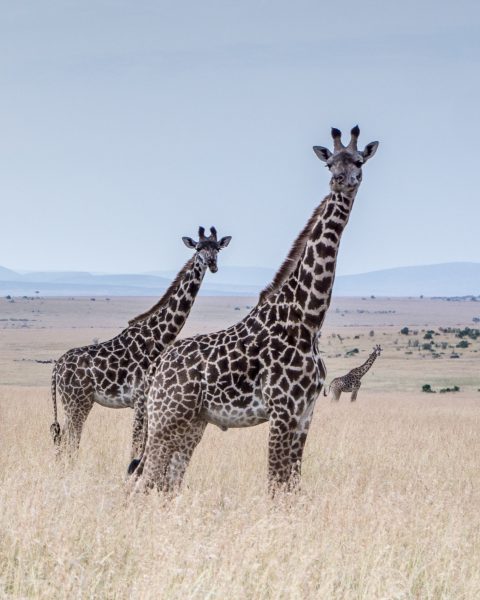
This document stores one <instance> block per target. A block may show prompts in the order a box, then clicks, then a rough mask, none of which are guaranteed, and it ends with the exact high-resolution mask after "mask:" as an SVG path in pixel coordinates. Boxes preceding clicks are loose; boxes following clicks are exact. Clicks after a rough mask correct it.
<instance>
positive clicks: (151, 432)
mask: <svg viewBox="0 0 480 600" xmlns="http://www.w3.org/2000/svg"><path fill="white" fill-rule="evenodd" d="M359 133H360V130H359V129H358V127H354V128H353V129H352V131H351V140H350V143H349V144H348V146H347V147H345V146H344V145H343V144H342V142H341V132H340V131H339V130H338V129H332V137H333V140H334V152H333V153H332V152H330V150H328V149H327V148H323V147H321V146H316V147H314V151H315V153H316V155H317V156H318V158H319V159H320V160H322V161H324V162H326V164H327V167H328V168H329V170H330V173H331V175H332V177H331V180H330V190H331V191H330V193H329V194H328V196H327V197H326V198H325V199H324V200H323V202H322V203H321V204H320V205H319V206H318V207H317V208H316V209H315V210H314V212H313V214H312V216H311V218H310V219H309V221H308V223H307V225H306V226H305V228H304V229H303V231H302V232H301V233H300V234H299V236H298V238H297V239H296V241H295V242H294V244H293V246H292V248H291V250H290V253H289V255H288V256H287V258H286V260H285V262H284V263H283V265H282V266H281V268H280V270H279V271H278V273H277V275H276V276H275V278H274V280H273V282H272V283H271V284H270V285H269V286H268V287H267V288H266V289H265V290H264V292H263V293H262V294H261V296H260V299H259V302H258V304H257V305H256V306H255V307H254V308H253V309H252V311H251V312H250V313H249V314H248V315H247V316H246V317H245V318H244V319H243V320H242V321H240V322H239V323H237V324H236V325H233V326H232V327H229V328H228V329H225V330H222V331H218V332H216V333H211V334H206V335H197V336H195V337H191V338H187V339H184V340H181V341H178V342H176V343H175V344H172V345H171V346H169V348H167V349H166V350H165V352H164V353H163V354H162V357H161V360H159V361H156V362H155V363H153V364H152V366H151V378H150V382H151V386H150V389H149V394H148V399H147V420H146V421H147V427H146V430H147V431H146V436H145V442H144V448H143V451H142V455H141V458H140V459H139V460H135V461H133V462H132V463H131V465H130V468H129V472H130V473H133V477H132V480H131V481H130V484H129V485H130V486H131V490H132V492H136V491H138V490H145V489H147V488H149V487H152V486H155V485H156V486H157V487H158V488H159V489H162V490H165V491H169V490H172V489H175V488H177V487H178V486H179V485H180V483H181V481H182V479H183V476H184V473H185V470H186V467H187V465H188V463H189V461H190V458H191V456H192V453H193V451H194V449H195V447H196V446H197V444H198V443H199V442H200V440H201V438H202V435H203V432H204V430H205V427H206V425H207V424H208V423H212V424H214V425H217V426H218V427H220V428H221V429H223V430H226V429H228V428H229V427H250V426H253V425H257V424H259V423H264V422H266V421H268V422H269V441H268V480H269V487H270V490H271V491H272V492H274V491H275V490H276V489H277V487H279V486H280V487H282V488H286V489H293V488H294V487H295V486H296V484H297V483H298V481H299V478H300V467H301V460H302V454H303V448H304V444H305V441H306V438H307V433H308V428H309V425H310V421H311V418H312V412H313V408H314V404H315V399H316V398H317V396H318V393H319V391H320V390H321V388H322V386H323V384H324V379H325V374H326V372H325V366H324V364H323V361H322V360H321V358H320V356H319V354H318V351H317V349H316V341H317V338H318V335H319V333H320V329H321V327H322V324H323V321H324V318H325V313H326V311H327V308H328V306H329V304H330V298H331V293H332V286H333V280H334V276H335V264H336V259H337V253H338V249H339V244H340V238H341V234H342V232H343V229H344V228H345V226H346V224H347V222H348V218H349V215H350V211H351V209H352V206H353V202H354V199H355V196H356V193H357V190H358V187H359V185H360V182H361V178H362V167H363V165H364V163H365V162H366V161H367V160H368V159H370V158H371V157H372V156H373V155H374V154H375V151H376V149H377V146H378V142H372V143H370V144H368V145H367V146H366V147H365V149H364V150H363V151H358V149H357V138H358V135H359Z"/></svg>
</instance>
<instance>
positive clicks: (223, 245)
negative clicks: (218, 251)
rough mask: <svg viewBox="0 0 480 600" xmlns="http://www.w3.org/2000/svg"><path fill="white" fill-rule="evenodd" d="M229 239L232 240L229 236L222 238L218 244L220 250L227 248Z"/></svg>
mask: <svg viewBox="0 0 480 600" xmlns="http://www.w3.org/2000/svg"><path fill="white" fill-rule="evenodd" d="M231 239H232V236H231V235H227V236H225V237H222V239H221V240H220V241H219V242H218V245H219V246H220V248H226V247H227V246H228V244H229V243H230V240H231Z"/></svg>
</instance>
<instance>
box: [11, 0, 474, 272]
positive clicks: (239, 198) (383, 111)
mask: <svg viewBox="0 0 480 600" xmlns="http://www.w3.org/2000/svg"><path fill="white" fill-rule="evenodd" d="M0 7H1V15H2V18H1V20H0V90H1V93H0V119H1V121H0V197H1V204H2V216H1V221H0V223H1V225H0V265H3V266H6V267H10V268H14V269H32V270H38V269H42V270H47V269H55V270H60V269H61V270H90V271H112V272H144V271H151V270H159V269H168V268H176V267H179V266H180V265H181V264H182V262H183V261H184V260H186V258H187V257H188V255H189V252H188V251H187V249H186V248H185V247H184V246H183V244H182V243H181V239H180V238H181V236H182V235H190V236H193V235H194V234H195V232H196V228H197V226H198V225H199V224H204V225H206V226H209V225H211V224H215V225H216V226H217V228H218V230H219V232H220V233H221V234H222V235H226V234H229V235H232V236H233V241H232V244H231V245H230V247H229V248H228V250H226V251H225V252H224V254H223V255H222V257H221V263H223V264H229V265H257V266H273V267H275V266H277V265H278V264H279V263H280V262H281V261H282V260H283V258H284V255H285V254H286V252H287V251H288V248H289V247H290V244H291V242H292V240H293V238H294V237H295V236H296V234H297V233H298V231H299V229H300V228H301V227H302V226H303V224H304V223H305V221H306V220H307V219H308V217H309V215H310V213H311V211H312V210H313V208H314V207H315V205H316V204H317V203H318V202H319V201H320V200H321V199H322V197H323V196H324V195H325V194H326V193H327V191H328V173H327V170H326V169H325V168H324V167H323V164H322V163H321V162H320V161H319V160H318V159H317V158H316V157H315V155H314V153H313V152H312V149H311V147H312V146H313V145H330V141H331V140H330V136H329V129H330V126H332V125H334V126H336V127H339V128H340V129H342V130H344V131H348V130H349V128H350V127H351V126H353V125H354V124H356V123H357V122H358V123H359V125H360V128H361V130H362V136H361V142H362V143H364V144H366V143H367V142H370V141H372V140H379V141H380V142H381V145H380V148H379V151H378V153H377V155H376V156H375V158H374V159H372V161H371V163H369V164H368V165H367V166H366V168H365V172H364V182H363V184H362V187H361V189H360V192H359V194H358V196H357V201H356V204H355V207H354V211H353V214H352V217H351V220H350V223H349V225H348V229H347V231H346V232H345V234H344V238H343V241H342V249H341V252H340V258H339V263H338V271H337V272H338V273H340V274H345V273H356V272H362V271H369V270H373V269H379V268H386V267H393V266H400V265H415V264H425V263H435V262H445V261H457V260H469V261H480V238H479V225H478V224H479V223H480V198H479V193H478V182H477V180H476V177H477V174H478V173H479V166H478V165H479V139H480V120H479V110H480V69H479V67H480V61H479V59H480V27H479V25H480V4H479V3H478V2H477V1H468V0H459V1H457V2H446V1H441V2H439V1H438V0H436V1H433V0H425V1H419V0H415V1H414V0H402V2H396V1H395V2H393V1H385V0H383V1H380V0H376V1H372V0H370V1H369V0H364V1H363V2H358V1H351V0H346V1H343V2H323V1H320V0H316V1H311V2H310V1H303V0H300V1H296V2H291V1H275V2H273V1H263V2H262V1H258V0H257V1H251V0H246V1H243V2H227V1H225V0H223V1H218V2H213V1H211V0H204V1H203V2H196V1H195V2H194V1H193V0H189V1H185V2H180V1H176V2H174V1H171V2H160V1H156V2H153V1H138V2H133V1H130V2H126V1H122V0H111V1H107V0H95V1H93V0H92V1H85V0H82V1H68V0H57V1H50V2H39V1H38V0H35V1H32V0H31V1H19V2H4V1H2V2H1V3H0Z"/></svg>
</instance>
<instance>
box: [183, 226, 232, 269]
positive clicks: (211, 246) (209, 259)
mask: <svg viewBox="0 0 480 600" xmlns="http://www.w3.org/2000/svg"><path fill="white" fill-rule="evenodd" d="M231 239H232V236H230V235H227V236H225V237H222V238H221V239H220V240H217V230H216V229H215V227H210V235H209V236H206V235H205V227H199V228H198V242H196V241H195V240H192V238H190V237H183V238H182V240H183V243H184V244H185V246H186V247H187V248H193V249H195V251H196V253H197V256H198V259H199V260H200V261H201V262H202V263H203V264H205V265H206V266H207V267H208V268H209V269H210V271H211V272H212V273H216V272H217V271H218V267H217V256H218V253H219V252H220V250H221V249H222V248H226V247H227V246H228V244H229V243H230V240H231Z"/></svg>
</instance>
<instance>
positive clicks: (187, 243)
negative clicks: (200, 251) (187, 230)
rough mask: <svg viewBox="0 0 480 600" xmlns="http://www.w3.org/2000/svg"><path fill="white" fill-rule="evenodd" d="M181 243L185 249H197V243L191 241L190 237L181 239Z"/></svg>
mask: <svg viewBox="0 0 480 600" xmlns="http://www.w3.org/2000/svg"><path fill="white" fill-rule="evenodd" d="M182 241H183V243H184V244H185V246H186V247H187V248H192V249H195V248H196V247H197V242H195V241H194V240H192V238H190V237H182Z"/></svg>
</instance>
